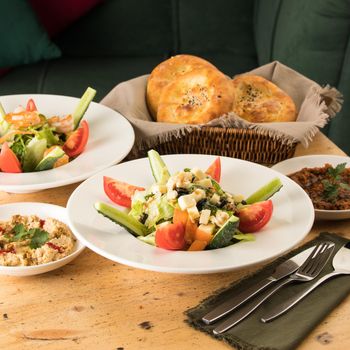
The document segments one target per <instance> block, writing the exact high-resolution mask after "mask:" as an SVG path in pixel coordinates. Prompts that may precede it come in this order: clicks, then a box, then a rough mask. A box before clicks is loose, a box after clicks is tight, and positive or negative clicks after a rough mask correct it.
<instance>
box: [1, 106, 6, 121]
mask: <svg viewBox="0 0 350 350" xmlns="http://www.w3.org/2000/svg"><path fill="white" fill-rule="evenodd" d="M5 116H6V112H5V110H4V107H3V106H2V104H1V103H0V121H1V120H3V119H4V118H5Z"/></svg>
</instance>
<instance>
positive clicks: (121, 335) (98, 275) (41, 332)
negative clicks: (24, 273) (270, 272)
mask: <svg viewBox="0 0 350 350" xmlns="http://www.w3.org/2000/svg"><path fill="white" fill-rule="evenodd" d="M305 154H337V155H343V154H344V153H343V152H342V151H341V150H340V149H339V148H337V147H336V146H335V145H334V144H333V143H332V142H330V141H329V140H328V139H327V138H326V137H325V136H324V135H323V134H321V133H319V134H318V135H316V137H315V139H314V141H313V142H312V144H311V145H310V147H309V148H307V149H305V148H303V147H301V146H298V148H297V150H296V155H305ZM77 185H78V184H74V185H70V186H65V187H61V188H57V189H50V190H45V191H41V192H37V193H33V194H9V193H4V192H0V204H3V203H10V202H21V201H37V202H46V203H53V204H58V205H63V206H65V205H66V203H67V200H68V198H69V196H70V194H71V193H72V191H73V190H74V189H75V188H76V187H77ZM323 230H328V231H332V232H338V233H341V234H342V235H344V236H346V237H348V238H350V220H346V221H339V222H323V223H321V222H319V223H316V224H315V225H314V227H313V229H312V231H311V233H310V234H309V235H308V236H307V238H306V240H309V239H311V238H313V237H315V235H316V234H317V233H318V232H320V231H323ZM259 267H260V266H259ZM255 269H257V267H256V266H255V267H251V268H247V269H243V270H240V271H234V272H230V273H222V274H212V275H176V274H165V273H156V272H149V271H143V270H137V269H134V268H131V267H128V266H124V265H120V264H117V263H114V262H112V261H110V260H107V259H105V258H103V257H100V256H99V255H97V254H95V253H93V252H92V251H90V250H89V249H85V251H84V252H83V253H82V254H81V255H80V256H79V257H78V258H77V259H76V260H74V261H73V262H71V263H70V264H68V265H66V266H64V267H63V268H61V269H58V270H55V271H52V272H50V273H46V274H43V275H39V276H33V277H24V278H23V277H22V278H17V277H7V276H2V277H1V287H0V327H1V332H0V349H6V350H12V349H16V350H17V349H21V350H22V349H23V350H26V349H28V350H29V349H31V350H33V349H49V350H51V349H52V350H61V349H62V350H63V349H73V350H74V349H86V350H89V349H94V350H95V349H113V350H116V349H119V350H136V349H152V350H156V349H157V350H163V349H169V350H171V349H174V350H175V349H181V350H185V349H218V350H219V349H230V348H231V347H229V346H228V345H227V344H225V343H223V342H220V341H217V340H214V339H213V338H211V337H209V336H207V335H205V334H203V333H201V332H198V331H196V330H194V329H192V328H190V327H189V326H187V325H186V324H185V323H184V319H185V316H184V314H183V312H184V311H185V310H187V309H188V308H191V307H194V306H196V305H197V304H198V303H199V302H200V301H201V300H202V299H204V298H206V297H207V296H209V295H210V294H212V293H213V292H214V291H216V290H217V289H219V288H222V287H225V286H227V285H228V284H230V283H231V282H232V281H234V280H237V279H239V278H241V277H242V276H244V275H246V274H247V273H249V272H252V271H254V270H255ZM349 321H350V298H349V297H348V298H347V299H346V300H345V301H344V302H343V303H342V304H341V305H339V306H338V307H337V308H336V309H335V310H333V312H332V313H331V314H330V315H329V316H328V317H327V318H326V319H325V320H324V321H323V322H322V323H321V324H320V325H319V326H318V327H317V328H316V329H314V331H313V332H312V333H311V334H310V335H309V336H308V337H307V338H306V339H305V340H304V342H303V343H302V344H301V345H300V347H299V348H300V349H302V350H315V349H327V350H339V349H349V348H350V332H349Z"/></svg>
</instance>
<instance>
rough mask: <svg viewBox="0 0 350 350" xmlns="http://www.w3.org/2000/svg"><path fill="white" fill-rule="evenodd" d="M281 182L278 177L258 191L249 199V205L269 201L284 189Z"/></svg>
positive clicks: (247, 200)
mask: <svg viewBox="0 0 350 350" xmlns="http://www.w3.org/2000/svg"><path fill="white" fill-rule="evenodd" d="M282 186H283V185H282V182H281V180H280V179H279V178H278V177H276V178H274V179H273V180H271V181H270V182H269V183H267V184H266V185H264V186H263V187H261V188H260V189H258V190H257V191H256V192H254V193H253V194H251V195H250V196H249V197H248V198H247V199H246V203H247V204H253V203H256V202H262V201H266V200H268V199H269V198H270V197H272V196H273V195H274V194H275V193H276V192H278V191H279V190H280V189H281V188H282Z"/></svg>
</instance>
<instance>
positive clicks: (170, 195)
mask: <svg viewBox="0 0 350 350" xmlns="http://www.w3.org/2000/svg"><path fill="white" fill-rule="evenodd" d="M166 198H167V200H168V201H171V200H173V199H176V198H177V192H176V191H175V190H171V191H169V192H168V193H167V194H166Z"/></svg>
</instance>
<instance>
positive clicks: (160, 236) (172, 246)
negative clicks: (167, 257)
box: [156, 222, 186, 250]
mask: <svg viewBox="0 0 350 350" xmlns="http://www.w3.org/2000/svg"><path fill="white" fill-rule="evenodd" d="M185 245H186V242H185V227H184V225H183V224H181V223H180V222H179V223H177V224H172V223H164V224H161V225H159V226H158V227H157V230H156V246H157V247H159V248H164V249H169V250H181V249H183V248H184V247H185Z"/></svg>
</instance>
